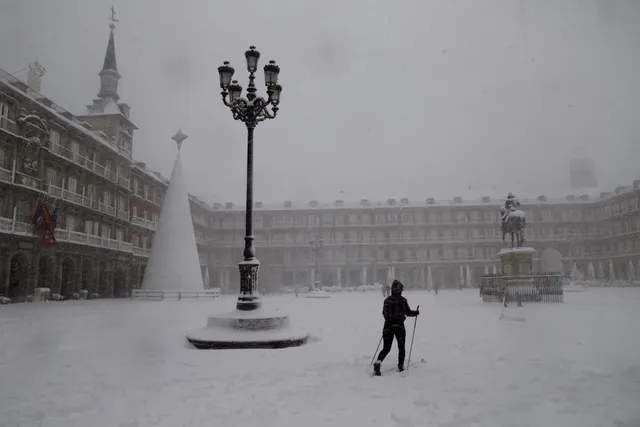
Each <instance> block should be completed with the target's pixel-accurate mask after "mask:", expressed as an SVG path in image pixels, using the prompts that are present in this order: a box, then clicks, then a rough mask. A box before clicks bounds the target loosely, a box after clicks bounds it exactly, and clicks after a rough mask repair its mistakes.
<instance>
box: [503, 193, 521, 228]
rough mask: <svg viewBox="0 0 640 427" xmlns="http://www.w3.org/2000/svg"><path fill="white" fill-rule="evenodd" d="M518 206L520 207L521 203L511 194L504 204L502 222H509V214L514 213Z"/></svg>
mask: <svg viewBox="0 0 640 427" xmlns="http://www.w3.org/2000/svg"><path fill="white" fill-rule="evenodd" d="M517 206H520V201H519V200H518V198H517V197H516V196H514V195H513V193H509V195H508V196H507V200H505V202H504V210H503V211H504V212H503V214H502V222H507V218H508V217H509V212H512V211H514V210H515V209H516V207H517Z"/></svg>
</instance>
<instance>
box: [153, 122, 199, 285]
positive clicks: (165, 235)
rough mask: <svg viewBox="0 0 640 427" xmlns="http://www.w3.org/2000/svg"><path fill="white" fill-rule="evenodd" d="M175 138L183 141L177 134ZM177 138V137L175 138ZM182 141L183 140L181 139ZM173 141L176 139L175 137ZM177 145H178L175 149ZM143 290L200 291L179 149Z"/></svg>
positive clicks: (193, 238) (193, 235)
mask: <svg viewBox="0 0 640 427" xmlns="http://www.w3.org/2000/svg"><path fill="white" fill-rule="evenodd" d="M178 134H179V135H180V136H181V137H184V138H186V136H184V135H183V134H182V133H181V132H180V131H178ZM178 134H177V135H176V136H178ZM184 138H182V139H184ZM174 139H175V137H174ZM179 146H180V143H178V147H179ZM142 289H143V290H158V291H203V290H204V285H203V283H202V271H201V270H200V259H199V258H198V247H197V246H196V236H195V233H194V232H193V221H192V219H191V208H190V206H189V195H188V194H187V189H186V187H185V182H184V174H183V172H182V162H181V161H180V149H178V156H177V157H176V161H175V163H174V165H173V172H172V173H171V180H170V181H169V189H168V190H167V193H166V195H165V198H164V203H163V204H162V213H161V215H160V222H159V223H158V225H157V228H156V233H155V235H154V236H153V245H152V246H151V255H150V256H149V262H148V263H147V268H146V270H145V273H144V280H143V281H142Z"/></svg>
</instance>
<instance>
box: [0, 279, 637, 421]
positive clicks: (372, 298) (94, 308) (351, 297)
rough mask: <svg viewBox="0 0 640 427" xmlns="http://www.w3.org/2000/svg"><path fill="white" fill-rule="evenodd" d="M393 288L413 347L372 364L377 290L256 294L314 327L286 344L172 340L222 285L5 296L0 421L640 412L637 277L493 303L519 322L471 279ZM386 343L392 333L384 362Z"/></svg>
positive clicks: (610, 416)
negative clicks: (212, 345) (202, 292)
mask: <svg viewBox="0 0 640 427" xmlns="http://www.w3.org/2000/svg"><path fill="white" fill-rule="evenodd" d="M405 295H406V296H407V298H408V300H409V303H410V304H411V306H412V307H415V306H416V305H417V304H420V306H421V310H420V312H421V315H420V317H419V319H418V323H417V329H416V335H415V343H414V347H413V353H412V361H418V360H420V358H424V359H425V360H426V362H427V363H425V364H418V365H417V367H415V368H412V369H409V370H408V371H407V372H405V373H404V375H400V374H397V373H394V372H391V373H389V374H387V375H386V376H383V377H381V378H371V377H370V376H369V375H363V371H365V372H369V371H370V370H371V369H372V368H371V367H370V366H369V363H370V362H371V357H372V355H373V351H374V350H375V347H376V344H377V343H378V340H379V337H380V333H381V329H382V319H381V315H380V310H381V306H382V297H381V296H380V295H378V294H377V293H358V294H335V295H333V296H332V298H331V299H327V300H314V299H307V298H295V297H294V296H293V295H284V296H277V297H265V298H264V304H265V305H266V306H268V307H269V308H275V307H286V309H287V310H288V311H289V312H290V314H291V316H292V321H293V322H294V323H295V324H296V325H297V326H300V327H303V328H306V330H307V331H308V332H310V333H312V334H313V335H316V336H319V337H321V340H320V341H318V342H314V343H312V344H309V345H306V346H304V347H299V348H292V349H284V350H242V351H198V350H193V349H188V348H185V345H184V341H185V340H184V332H185V331H187V330H190V329H193V328H197V327H200V326H202V325H204V324H205V322H206V317H207V315H208V314H211V313H213V312H225V311H228V310H229V309H230V308H231V307H233V305H234V298H232V297H223V298H221V299H219V300H216V301H213V302H212V301H204V300H201V301H166V300H165V301H160V302H153V301H132V300H113V301H104V300H103V301H100V300H98V301H68V302H63V303H46V304H17V305H13V306H4V307H1V308H0V343H1V344H0V426H3V427H4V426H5V425H6V426H22V427H24V426H36V427H58V426H65V427H71V426H79V427H80V426H81V427H86V426H92V427H101V426H105V427H115V426H122V427H148V426H167V427H168V426H171V427H174V426H204V425H206V426H225V427H226V426H246V427H253V426H262V427H268V426H278V427H289V426H302V425H304V426H356V425H362V426H365V425H367V426H368V425H371V426H376V425H379V426H385V427H389V426H394V427H395V426H398V427H412V426H420V427H428V426H438V427H465V426H466V427H476V426H492V427H493V426H513V427H521V426H523V427H524V426H531V427H539V426H542V425H550V426H556V425H558V426H560V425H561V426H563V427H574V426H580V427H591V426H593V427H603V426H618V427H626V426H638V425H640V409H638V404H637V402H639V401H640V357H639V356H638V355H640V340H639V339H638V337H639V334H638V332H637V331H638V329H637V328H638V325H639V324H640V299H639V298H638V296H640V290H634V289H589V290H588V291H587V292H578V293H570V294H567V295H565V301H566V302H565V304H538V305H533V304H532V305H525V307H522V308H516V307H509V308H506V309H505V314H506V315H510V316H514V317H522V318H525V319H526V322H509V321H507V320H505V319H502V320H499V319H498V318H499V316H500V312H501V309H502V307H501V305H500V304H498V303H495V304H483V303H482V302H481V301H480V300H479V298H478V291H477V290H468V291H465V292H458V291H457V290H456V291H450V292H449V291H441V292H440V293H439V295H438V296H437V297H436V296H435V295H434V294H433V293H427V292H406V293H405ZM329 313H330V314H329ZM406 326H407V332H408V334H407V335H408V336H409V337H410V333H411V329H412V328H413V322H412V321H411V322H407V323H406ZM408 345H409V343H407V346H408ZM396 357H397V351H396V348H395V344H394V348H393V349H392V351H391V353H390V354H389V356H388V357H387V360H386V361H385V363H384V364H383V369H384V368H385V367H389V366H393V365H395V363H396Z"/></svg>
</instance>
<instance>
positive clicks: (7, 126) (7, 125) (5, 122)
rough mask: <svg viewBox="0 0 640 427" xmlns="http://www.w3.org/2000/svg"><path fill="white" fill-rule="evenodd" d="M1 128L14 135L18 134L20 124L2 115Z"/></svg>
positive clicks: (0, 117) (0, 119)
mask: <svg viewBox="0 0 640 427" xmlns="http://www.w3.org/2000/svg"><path fill="white" fill-rule="evenodd" d="M0 129H4V130H6V131H7V132H10V133H12V134H14V135H17V134H18V125H16V122H14V121H13V120H11V119H10V118H8V117H4V116H0Z"/></svg>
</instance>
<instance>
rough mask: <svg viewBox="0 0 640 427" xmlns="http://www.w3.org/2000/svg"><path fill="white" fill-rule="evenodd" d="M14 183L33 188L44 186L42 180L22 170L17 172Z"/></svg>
mask: <svg viewBox="0 0 640 427" xmlns="http://www.w3.org/2000/svg"><path fill="white" fill-rule="evenodd" d="M13 183H14V184H17V185H22V186H24V187H29V188H33V189H34V190H40V187H41V186H42V180H40V179H38V178H34V177H32V176H30V175H25V174H23V173H20V172H15V174H14V180H13Z"/></svg>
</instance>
